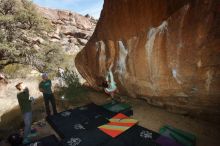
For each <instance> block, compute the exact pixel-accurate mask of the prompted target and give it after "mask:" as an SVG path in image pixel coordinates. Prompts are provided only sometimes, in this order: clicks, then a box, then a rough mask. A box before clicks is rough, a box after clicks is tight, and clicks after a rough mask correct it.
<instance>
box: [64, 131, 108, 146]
mask: <svg viewBox="0 0 220 146" xmlns="http://www.w3.org/2000/svg"><path fill="white" fill-rule="evenodd" d="M111 139H112V138H111V137H110V136H108V135H106V134H105V133H103V132H102V131H100V130H99V129H98V128H96V129H93V130H89V131H87V132H83V133H80V134H78V135H76V136H72V137H69V138H65V139H64V140H63V141H62V146H104V144H105V143H107V142H108V141H110V140H111Z"/></svg>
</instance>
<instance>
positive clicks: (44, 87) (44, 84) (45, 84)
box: [39, 73, 57, 116]
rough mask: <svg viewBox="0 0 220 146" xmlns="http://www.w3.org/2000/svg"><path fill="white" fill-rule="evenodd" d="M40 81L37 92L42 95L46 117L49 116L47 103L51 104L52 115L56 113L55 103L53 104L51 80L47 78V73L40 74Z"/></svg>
mask: <svg viewBox="0 0 220 146" xmlns="http://www.w3.org/2000/svg"><path fill="white" fill-rule="evenodd" d="M42 79H43V80H42V81H41V82H40V84H39V90H40V92H42V93H43V97H44V103H45V108H46V113H47V116H50V115H51V113H50V106H49V103H51V105H52V108H53V114H56V113H57V109H56V103H55V97H54V95H53V92H52V89H51V87H52V82H51V80H50V79H49V78H48V74H47V73H43V74H42Z"/></svg>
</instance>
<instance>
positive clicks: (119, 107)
mask: <svg viewBox="0 0 220 146" xmlns="http://www.w3.org/2000/svg"><path fill="white" fill-rule="evenodd" d="M102 107H104V108H105V109H107V110H109V111H112V112H116V113H119V112H122V111H125V110H130V109H131V106H130V105H128V104H126V103H120V102H117V101H114V102H110V103H107V104H104V105H102Z"/></svg>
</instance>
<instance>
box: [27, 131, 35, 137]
mask: <svg viewBox="0 0 220 146" xmlns="http://www.w3.org/2000/svg"><path fill="white" fill-rule="evenodd" d="M36 136H37V132H34V133H30V134H28V136H27V137H28V138H32V137H36Z"/></svg>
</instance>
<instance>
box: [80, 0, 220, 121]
mask: <svg viewBox="0 0 220 146" xmlns="http://www.w3.org/2000/svg"><path fill="white" fill-rule="evenodd" d="M219 8H220V1H218V0H209V1H207V0H197V1H194V0H158V1H153V0H144V1H143V0H135V1H134V0H126V1H125V0H111V1H107V0H106V1H105V2H104V7H103V10H102V13H101V18H100V19H99V22H98V24H97V27H96V30H95V32H94V34H93V36H92V37H91V39H90V40H89V42H88V43H87V45H86V47H85V48H84V49H83V50H82V51H81V52H80V53H79V54H78V55H77V57H76V66H77V68H78V70H79V72H80V73H81V75H82V76H83V77H84V78H85V79H86V80H87V82H88V83H89V84H90V86H92V87H94V88H98V83H99V82H100V79H101V77H103V76H105V75H106V72H107V70H110V71H112V72H113V75H114V79H115V81H116V83H117V86H118V89H119V92H120V94H124V95H128V96H131V97H135V98H143V99H145V100H146V101H147V102H148V103H150V104H153V105H156V106H160V107H163V108H166V109H168V110H169V111H172V112H177V113H178V112H179V113H185V114H193V115H199V116H200V117H201V115H203V117H205V118H207V119H208V118H211V117H212V116H210V115H215V116H216V115H218V116H219V117H220V108H219V107H220V98H219V94H220V65H219V62H220V49H219V46H220V29H219V28H220V27H219V26H220V9H219ZM183 111H184V112H183Z"/></svg>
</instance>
